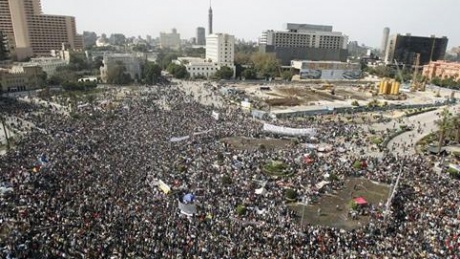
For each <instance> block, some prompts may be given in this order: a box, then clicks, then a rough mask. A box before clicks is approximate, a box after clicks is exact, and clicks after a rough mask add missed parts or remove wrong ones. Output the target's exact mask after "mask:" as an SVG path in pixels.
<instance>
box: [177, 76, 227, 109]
mask: <svg viewBox="0 0 460 259" xmlns="http://www.w3.org/2000/svg"><path fill="white" fill-rule="evenodd" d="M178 83H179V88H180V89H182V90H183V91H184V92H185V93H186V94H192V95H193V97H194V98H195V100H196V101H197V102H199V103H201V104H203V105H207V106H208V105H214V106H215V107H219V108H220V107H222V104H223V100H222V97H221V96H219V95H217V94H215V93H214V92H213V91H211V90H210V89H209V87H205V86H203V85H204V83H206V82H205V81H202V82H193V81H178Z"/></svg>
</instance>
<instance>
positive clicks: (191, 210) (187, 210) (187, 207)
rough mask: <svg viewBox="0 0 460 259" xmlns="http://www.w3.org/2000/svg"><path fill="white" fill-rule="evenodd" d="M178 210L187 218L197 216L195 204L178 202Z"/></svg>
mask: <svg viewBox="0 0 460 259" xmlns="http://www.w3.org/2000/svg"><path fill="white" fill-rule="evenodd" d="M179 210H180V212H181V213H182V214H185V215H187V216H194V215H196V214H197V209H196V206H195V204H185V203H182V202H180V201H179Z"/></svg>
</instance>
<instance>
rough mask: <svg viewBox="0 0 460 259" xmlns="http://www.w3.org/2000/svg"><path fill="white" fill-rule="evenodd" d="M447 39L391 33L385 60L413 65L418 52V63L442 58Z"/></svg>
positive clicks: (422, 63)
mask: <svg viewBox="0 0 460 259" xmlns="http://www.w3.org/2000/svg"><path fill="white" fill-rule="evenodd" d="M448 41H449V40H448V39H447V38H446V37H442V38H436V37H435V36H434V35H433V36H431V37H421V36H412V35H410V34H406V35H401V34H397V35H392V36H391V37H390V39H389V40H388V47H387V53H386V54H385V62H386V63H387V64H389V63H393V62H394V60H396V61H397V62H398V63H400V64H405V65H409V66H411V65H414V63H415V60H416V56H417V54H420V65H426V64H428V63H430V61H437V60H442V59H444V56H445V54H446V49H447V43H448Z"/></svg>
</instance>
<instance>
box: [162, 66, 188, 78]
mask: <svg viewBox="0 0 460 259" xmlns="http://www.w3.org/2000/svg"><path fill="white" fill-rule="evenodd" d="M166 70H167V71H168V72H169V73H170V74H171V75H173V76H174V77H175V78H177V79H185V78H188V77H189V74H188V71H187V68H186V67H185V66H183V65H177V64H174V63H170V64H169V65H168V67H167V69H166Z"/></svg>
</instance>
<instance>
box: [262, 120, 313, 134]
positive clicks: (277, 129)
mask: <svg viewBox="0 0 460 259" xmlns="http://www.w3.org/2000/svg"><path fill="white" fill-rule="evenodd" d="M262 130H263V131H266V132H270V133H275V134H281V135H289V136H314V135H316V129H313V128H305V129H296V128H288V127H284V126H276V125H272V124H268V123H264V127H263V129H262Z"/></svg>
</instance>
